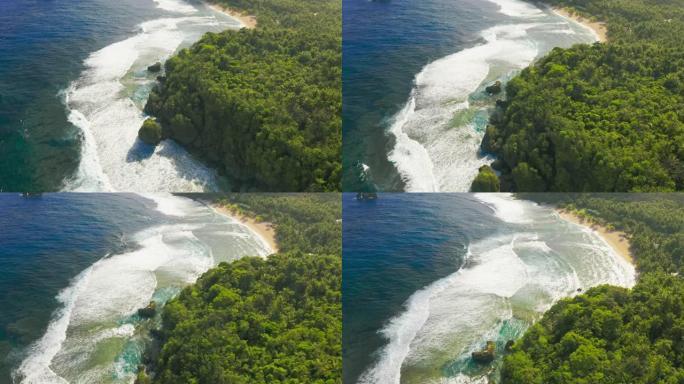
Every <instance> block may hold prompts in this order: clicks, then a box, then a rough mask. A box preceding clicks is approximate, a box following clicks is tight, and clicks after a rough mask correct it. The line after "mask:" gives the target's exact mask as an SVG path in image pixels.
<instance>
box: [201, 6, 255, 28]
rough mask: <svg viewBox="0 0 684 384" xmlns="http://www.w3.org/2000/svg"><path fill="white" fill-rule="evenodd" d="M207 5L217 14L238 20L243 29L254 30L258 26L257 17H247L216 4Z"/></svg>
mask: <svg viewBox="0 0 684 384" xmlns="http://www.w3.org/2000/svg"><path fill="white" fill-rule="evenodd" d="M205 4H206V5H207V7H209V8H211V9H212V10H214V11H216V12H219V13H223V14H225V15H228V16H230V17H232V18H233V19H236V20H238V21H239V22H240V24H242V27H241V28H246V29H254V28H256V26H257V20H256V17H255V16H252V15H245V14H244V13H242V12H240V11H237V10H235V9H231V8H228V7H225V6H223V5H220V4H216V3H209V2H205Z"/></svg>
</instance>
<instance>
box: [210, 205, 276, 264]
mask: <svg viewBox="0 0 684 384" xmlns="http://www.w3.org/2000/svg"><path fill="white" fill-rule="evenodd" d="M212 207H213V208H214V209H215V210H216V211H218V212H220V213H222V214H224V215H226V216H230V217H232V218H234V219H235V220H237V221H239V222H241V223H242V224H244V225H246V226H247V228H249V229H250V230H252V232H254V233H256V234H257V235H259V237H261V238H262V239H264V241H266V243H268V245H269V246H270V247H271V249H272V250H273V253H278V242H277V241H276V238H275V230H274V229H273V224H271V223H267V222H257V221H256V220H254V219H253V218H251V217H249V216H245V215H241V214H238V213H235V212H232V211H231V210H229V209H228V208H227V207H225V206H223V205H219V204H212Z"/></svg>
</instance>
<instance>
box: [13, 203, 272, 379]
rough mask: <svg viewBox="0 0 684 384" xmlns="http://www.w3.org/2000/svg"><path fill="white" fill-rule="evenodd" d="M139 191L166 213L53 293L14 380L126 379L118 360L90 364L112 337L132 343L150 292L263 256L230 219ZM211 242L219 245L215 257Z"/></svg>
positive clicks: (257, 242) (128, 376) (257, 245)
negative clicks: (54, 305) (128, 245)
mask: <svg viewBox="0 0 684 384" xmlns="http://www.w3.org/2000/svg"><path fill="white" fill-rule="evenodd" d="M146 197H149V198H153V200H154V201H157V202H159V203H161V204H159V206H158V210H159V211H160V212H162V213H165V214H168V213H171V214H172V216H167V217H170V218H169V220H164V221H163V223H161V224H157V225H155V226H153V227H150V228H148V229H145V230H143V231H140V232H138V233H135V234H134V235H133V236H132V242H133V243H134V244H136V247H135V249H132V250H129V251H126V252H124V253H120V254H114V255H108V256H106V257H104V258H102V259H100V260H99V261H97V262H96V263H94V264H93V265H92V266H90V267H89V268H87V269H86V270H84V271H83V272H81V273H80V274H79V275H78V276H76V277H75V278H74V279H73V281H72V283H71V285H70V286H69V287H68V288H66V289H64V290H63V291H62V292H60V294H59V296H58V300H59V301H60V303H62V308H61V309H59V310H58V311H57V312H56V313H55V315H54V317H53V319H52V321H51V322H50V324H49V325H48V328H47V330H46V332H45V334H44V335H43V337H42V338H41V339H40V340H38V341H37V342H36V343H35V344H34V345H32V346H31V347H30V348H29V349H28V351H27V352H28V353H27V356H26V358H25V359H24V360H23V361H22V363H21V364H20V366H19V367H18V368H17V369H16V371H15V372H13V377H14V379H15V382H18V383H19V382H20V383H22V384H34V383H35V384H53V383H54V384H64V383H68V382H70V381H73V380H76V378H77V380H76V381H78V382H98V383H104V382H110V381H111V380H114V381H115V382H120V381H117V380H124V381H128V379H132V378H133V374H134V372H130V371H126V370H124V369H122V364H123V363H122V362H121V359H116V358H114V357H113V358H112V359H111V360H107V361H112V363H111V364H110V363H102V362H99V363H97V364H94V363H93V362H94V361H95V362H97V361H98V360H101V358H102V356H101V354H105V356H107V354H112V353H117V351H116V350H112V349H111V348H112V347H111V346H112V343H116V342H117V340H121V341H128V342H130V341H132V340H138V341H137V343H139V342H140V341H139V338H140V336H139V335H137V330H136V327H135V325H136V324H137V323H136V321H137V320H135V317H134V316H133V315H134V314H135V313H136V311H137V309H138V308H141V307H144V306H145V305H147V303H149V302H150V300H152V298H153V297H154V298H155V301H157V300H166V299H160V297H162V296H164V297H165V296H170V295H166V294H164V295H161V296H159V295H157V293H158V292H159V291H160V290H162V291H163V290H168V289H172V291H177V290H180V288H181V287H182V286H184V285H186V284H189V283H192V282H194V281H195V280H196V279H197V278H198V277H199V276H200V275H201V274H202V273H204V272H205V271H207V270H208V269H209V268H211V267H212V266H213V265H215V264H216V263H218V262H219V261H229V260H233V259H235V258H239V257H242V256H247V255H255V254H257V255H263V254H265V250H264V248H263V245H262V244H261V239H259V238H255V237H254V235H252V234H251V233H250V232H249V231H248V230H246V229H245V228H244V227H243V226H242V225H238V224H237V223H235V222H233V221H231V220H225V219H223V218H220V220H217V216H216V215H215V214H214V213H213V212H212V211H211V210H208V209H207V208H206V207H205V206H204V205H202V204H200V203H197V202H194V201H192V200H190V199H185V198H180V197H174V196H170V195H164V196H146ZM213 247H219V249H220V250H221V252H220V255H219V257H220V259H217V257H215V256H214V252H213V250H212V248H213ZM167 299H168V298H167ZM136 338H137V339H136ZM96 356H97V358H95V357H96ZM134 368H135V364H133V369H134Z"/></svg>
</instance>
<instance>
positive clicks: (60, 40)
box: [0, 0, 163, 191]
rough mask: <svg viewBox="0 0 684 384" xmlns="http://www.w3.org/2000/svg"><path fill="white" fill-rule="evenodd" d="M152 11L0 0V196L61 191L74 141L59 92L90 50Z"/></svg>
mask: <svg viewBox="0 0 684 384" xmlns="http://www.w3.org/2000/svg"><path fill="white" fill-rule="evenodd" d="M160 14H163V11H161V10H160V9H158V8H156V6H155V4H154V2H153V1H152V0H117V1H108V0H3V1H0V191H55V190H58V189H59V188H60V187H61V183H62V181H63V179H64V178H65V177H68V176H70V175H71V174H72V173H73V172H74V170H75V169H76V168H77V166H78V163H79V158H80V140H79V135H78V133H79V130H78V129H77V128H76V127H74V126H73V125H72V124H70V123H69V122H68V121H67V112H66V111H65V106H64V103H63V100H62V97H61V96H60V92H61V91H63V90H64V89H66V88H67V87H68V85H69V84H70V82H71V81H73V80H75V79H76V78H77V77H78V76H79V73H80V72H81V71H82V70H83V68H84V67H83V61H84V60H85V59H86V58H87V57H88V55H89V54H90V53H92V52H94V51H96V50H99V49H101V48H103V47H105V46H107V45H109V44H112V43H113V42H116V41H119V40H122V39H123V38H125V37H127V36H131V35H133V34H134V32H135V27H136V25H138V24H139V23H140V22H142V21H144V20H148V19H151V18H154V17H155V16H158V15H160Z"/></svg>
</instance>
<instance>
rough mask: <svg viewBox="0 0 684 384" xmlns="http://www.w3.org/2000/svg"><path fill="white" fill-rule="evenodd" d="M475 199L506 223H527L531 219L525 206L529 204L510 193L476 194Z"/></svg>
mask: <svg viewBox="0 0 684 384" xmlns="http://www.w3.org/2000/svg"><path fill="white" fill-rule="evenodd" d="M474 196H475V198H477V199H478V200H480V201H482V202H483V203H484V204H486V205H487V206H488V207H490V208H491V209H492V210H493V211H494V215H496V217H498V218H499V219H501V220H502V221H505V222H507V223H529V222H530V221H531V217H530V216H529V215H528V214H527V213H528V210H527V209H526V208H527V207H526V206H529V205H531V203H530V202H526V201H522V200H518V199H516V198H515V197H514V196H513V194H510V193H477V194H475V195H474Z"/></svg>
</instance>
